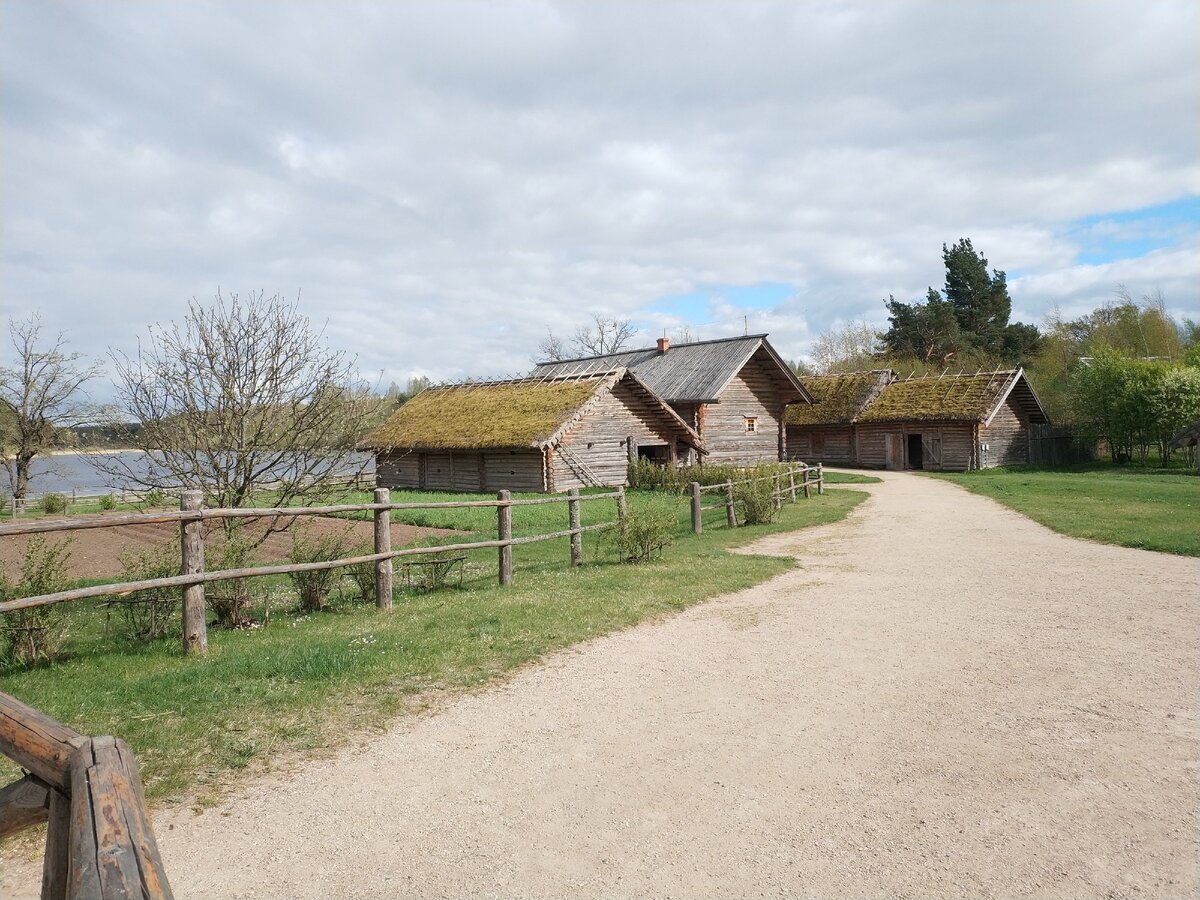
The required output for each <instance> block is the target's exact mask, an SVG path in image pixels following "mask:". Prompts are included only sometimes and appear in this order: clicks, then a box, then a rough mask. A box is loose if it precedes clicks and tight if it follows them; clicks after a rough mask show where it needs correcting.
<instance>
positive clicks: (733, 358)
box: [532, 334, 812, 465]
mask: <svg viewBox="0 0 1200 900" xmlns="http://www.w3.org/2000/svg"><path fill="white" fill-rule="evenodd" d="M618 367H620V368H627V369H628V370H629V371H631V372H633V373H634V374H635V375H636V376H637V377H638V379H640V380H641V381H642V382H643V383H644V384H645V385H646V386H647V387H648V388H649V389H650V390H651V391H653V392H654V393H655V394H656V395H657V396H658V397H660V398H662V400H663V401H665V402H666V403H667V404H668V405H669V406H670V407H671V409H673V410H674V411H675V412H676V413H677V414H678V415H679V416H680V418H682V419H683V420H684V421H685V422H687V423H688V425H690V426H691V428H692V430H693V431H694V432H695V433H696V434H698V435H699V436H700V438H701V439H702V441H703V443H704V451H705V456H704V461H705V462H711V463H720V464H732V465H754V464H755V463H759V462H772V461H779V460H783V459H786V458H787V432H786V429H785V425H784V413H785V411H786V409H787V407H788V405H789V404H793V403H810V402H812V397H811V396H810V395H809V393H808V391H807V390H805V388H804V386H803V385H802V384H801V383H800V380H799V379H798V378H797V377H796V374H795V372H793V371H792V369H791V367H790V366H789V365H788V364H787V363H786V362H785V361H784V360H783V358H782V357H780V355H779V354H778V353H777V352H776V351H775V348H773V347H772V346H771V344H770V343H769V342H768V341H767V335H765V334H752V335H747V336H745V337H734V338H722V339H720V340H713V341H696V342H693V343H687V344H675V345H672V343H671V341H670V340H668V339H667V338H660V339H659V341H658V344H657V346H655V347H647V348H644V349H640V350H626V351H621V352H619V353H610V354H607V355H605V356H593V357H585V358H580V359H568V360H556V361H553V362H543V363H539V364H538V366H537V367H536V368H535V369H534V370H533V373H532V374H533V376H535V377H546V376H560V377H561V376H569V375H572V374H575V373H586V372H588V371H593V370H597V369H598V370H602V371H603V370H608V369H615V368H618ZM636 453H637V455H638V456H641V457H643V458H647V459H652V460H654V461H656V462H661V463H667V462H670V461H673V460H675V459H679V460H682V461H684V462H698V461H699V457H698V455H697V454H696V453H695V451H694V449H693V450H692V451H691V452H689V448H688V447H687V446H686V445H685V442H682V441H678V442H677V444H676V445H675V446H671V445H669V444H664V443H663V442H662V441H661V440H657V441H652V442H649V443H645V442H643V443H639V444H638V446H637V448H636Z"/></svg>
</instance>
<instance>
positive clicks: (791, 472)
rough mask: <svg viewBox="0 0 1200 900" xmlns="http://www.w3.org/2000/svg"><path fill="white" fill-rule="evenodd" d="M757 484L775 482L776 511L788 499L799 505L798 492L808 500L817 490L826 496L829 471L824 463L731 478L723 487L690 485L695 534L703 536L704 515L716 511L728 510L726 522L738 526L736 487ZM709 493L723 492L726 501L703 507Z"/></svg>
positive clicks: (717, 485)
mask: <svg viewBox="0 0 1200 900" xmlns="http://www.w3.org/2000/svg"><path fill="white" fill-rule="evenodd" d="M797 476H799V477H800V482H799V483H797V481H796V477H797ZM784 478H786V479H787V485H786V487H785V486H784ZM756 481H771V482H772V486H771V497H772V499H773V500H774V502H775V508H776V509H779V508H780V507H781V506H783V499H784V497H785V496H787V497H788V498H789V499H790V501H791V502H792V503H795V502H796V494H797V491H800V492H802V493H803V494H804V497H805V499H807V498H809V497H811V496H812V491H813V489H814V487H815V489H816V491H817V493H818V494H823V493H825V470H824V468H823V467H822V464H821V463H817V464H816V465H815V466H808V465H805V464H803V463H801V464H800V465H797V466H789V467H788V469H787V470H786V471H783V472H771V473H768V474H766V475H760V476H757V477H753V476H752V477H750V478H743V479H741V480H740V481H734V480H732V479H728V480H726V481H724V482H722V483H720V484H704V485H702V484H700V482H698V481H693V482H692V483H691V484H690V485H688V494H689V496H690V497H691V506H692V531H693V532H695V533H696V534H700V533H701V532H702V531H703V530H704V513H705V512H706V511H708V510H712V509H724V510H725V522H726V524H727V525H728V526H729V527H730V528H736V527H737V509H736V508H735V506H734V496H735V495H734V490H733V489H734V488H735V487H737V486H738V485H739V484H751V483H753V482H756ZM709 491H721V492H722V493H723V494H724V502H723V503H716V504H711V505H709V506H704V505H703V499H702V495H703V494H704V493H706V492H709Z"/></svg>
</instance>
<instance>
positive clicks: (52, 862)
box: [42, 790, 71, 900]
mask: <svg viewBox="0 0 1200 900" xmlns="http://www.w3.org/2000/svg"><path fill="white" fill-rule="evenodd" d="M70 850H71V799H70V798H69V797H68V796H67V795H66V794H64V793H63V792H62V791H56V790H51V792H50V817H49V823H48V825H47V828H46V852H45V855H44V856H43V857H42V900H66V897H67V871H68V869H69V867H70Z"/></svg>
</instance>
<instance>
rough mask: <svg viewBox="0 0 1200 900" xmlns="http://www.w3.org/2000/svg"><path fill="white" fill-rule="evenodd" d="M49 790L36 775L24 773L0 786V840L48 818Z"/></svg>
mask: <svg viewBox="0 0 1200 900" xmlns="http://www.w3.org/2000/svg"><path fill="white" fill-rule="evenodd" d="M51 790H53V789H52V788H51V787H50V785H48V784H46V782H44V781H42V779H40V778H38V777H37V776H36V775H26V776H25V777H24V778H21V779H19V780H17V781H14V782H13V783H12V784H9V785H6V786H5V787H3V788H0V840H4V839H5V838H7V837H12V836H13V835H14V834H20V833H21V832H22V831H24V830H25V829H26V828H32V827H33V826H34V825H40V824H42V823H43V822H45V821H46V820H47V819H48V818H50V792H51Z"/></svg>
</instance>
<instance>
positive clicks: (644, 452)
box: [637, 444, 671, 466]
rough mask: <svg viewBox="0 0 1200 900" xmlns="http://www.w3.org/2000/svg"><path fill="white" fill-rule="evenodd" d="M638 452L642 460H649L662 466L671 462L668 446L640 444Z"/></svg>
mask: <svg viewBox="0 0 1200 900" xmlns="http://www.w3.org/2000/svg"><path fill="white" fill-rule="evenodd" d="M637 452H638V456H639V457H640V458H641V459H648V460H650V462H652V463H658V465H660V466H665V465H666V464H667V463H668V462H670V461H671V452H670V448H669V447H667V445H666V444H638V448H637Z"/></svg>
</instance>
